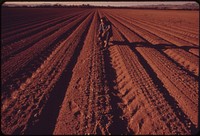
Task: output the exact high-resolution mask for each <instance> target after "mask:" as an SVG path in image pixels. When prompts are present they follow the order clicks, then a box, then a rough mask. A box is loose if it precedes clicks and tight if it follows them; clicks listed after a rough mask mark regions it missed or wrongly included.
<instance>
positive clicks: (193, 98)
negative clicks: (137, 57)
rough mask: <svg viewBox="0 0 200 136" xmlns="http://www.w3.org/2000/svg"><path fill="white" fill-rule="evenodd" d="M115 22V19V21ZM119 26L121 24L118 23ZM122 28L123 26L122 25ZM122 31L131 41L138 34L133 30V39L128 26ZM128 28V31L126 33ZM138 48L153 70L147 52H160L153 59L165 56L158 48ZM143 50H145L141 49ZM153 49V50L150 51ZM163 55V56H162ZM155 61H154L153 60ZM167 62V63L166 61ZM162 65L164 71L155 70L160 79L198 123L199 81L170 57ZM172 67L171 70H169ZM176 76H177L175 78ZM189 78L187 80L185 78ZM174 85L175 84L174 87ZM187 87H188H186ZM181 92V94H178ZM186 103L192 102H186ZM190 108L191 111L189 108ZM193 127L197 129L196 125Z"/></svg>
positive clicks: (132, 41) (190, 116)
mask: <svg viewBox="0 0 200 136" xmlns="http://www.w3.org/2000/svg"><path fill="white" fill-rule="evenodd" d="M113 22H114V21H113ZM117 26H118V27H119V24H118V25H117ZM121 28H122V27H121ZM120 30H121V31H122V30H123V31H122V33H123V34H124V35H125V36H126V37H127V39H128V40H129V42H131V43H134V42H135V41H134V40H136V39H138V38H136V37H137V35H135V34H134V33H133V32H132V36H133V35H134V37H135V39H134V40H133V39H132V38H131V37H130V36H129V35H127V34H126V33H127V31H130V30H128V29H127V28H125V27H123V29H120ZM125 30H126V33H125ZM136 50H137V51H139V53H140V54H142V56H143V57H144V58H145V59H146V60H147V62H148V63H149V64H150V66H151V67H152V69H153V70H155V67H154V65H152V63H150V62H149V58H146V57H145V56H146V55H145V54H147V52H148V53H150V54H151V53H153V52H154V53H157V54H159V57H158V56H157V55H155V54H154V55H152V56H151V59H152V60H160V59H161V58H164V56H162V55H161V54H160V53H159V52H158V51H157V50H155V49H153V48H149V47H148V48H145V47H136ZM141 50H143V51H141ZM148 50H151V51H148ZM161 56H162V57H161ZM155 58H156V59H155ZM152 62H153V61H152ZM164 62H165V63H164ZM154 63H158V62H157V61H154ZM167 63H168V64H170V65H166V64H167ZM161 66H162V68H163V69H164V67H165V70H163V71H162V72H161V71H159V73H158V71H157V70H155V72H156V74H157V75H158V77H159V78H160V80H161V81H162V82H163V84H164V85H165V86H166V87H167V90H168V91H169V93H170V95H172V96H173V97H174V98H175V99H176V100H177V101H178V103H179V104H180V107H181V108H182V109H183V111H184V112H185V114H186V115H188V117H189V118H190V119H191V121H192V122H193V123H194V124H197V122H196V121H197V116H194V114H195V115H197V95H196V94H197V93H198V92H197V90H198V83H197V81H195V80H194V79H193V78H192V77H190V76H188V75H187V74H186V73H185V72H184V71H182V70H180V69H179V68H178V67H176V66H175V65H174V64H173V63H171V62H170V61H169V60H168V59H165V60H164V61H163V64H160V65H157V66H156V67H157V68H160V67H161ZM169 68H170V70H169ZM175 71H176V72H177V73H178V74H177V73H176V72H175ZM163 72H166V74H165V76H164V75H161V73H163ZM175 76H176V78H174V77H175ZM166 79H168V81H166ZM182 79H184V80H187V82H185V81H184V80H182ZM170 80H172V82H173V83H176V85H175V84H171V83H172V82H169V81H170ZM172 86H174V87H173V88H172ZM183 87H184V88H185V91H183ZM175 88H177V89H178V90H177V91H173V89H175ZM186 88H187V89H186ZM177 94H179V96H178V95H177ZM186 103H191V104H189V105H188V104H186ZM188 109H190V111H191V112H190V111H189V110H188ZM192 129H195V128H194V127H193V128H192Z"/></svg>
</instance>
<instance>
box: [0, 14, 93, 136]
mask: <svg viewBox="0 0 200 136" xmlns="http://www.w3.org/2000/svg"><path fill="white" fill-rule="evenodd" d="M91 17H92V13H91V14H90V15H89V16H88V17H87V18H86V19H85V20H84V21H83V22H82V23H81V24H80V25H79V26H78V28H77V29H76V30H75V31H74V32H73V33H72V34H71V35H70V36H69V37H68V38H67V39H66V40H65V41H63V42H62V43H61V44H60V45H59V46H58V47H57V48H56V49H55V50H54V51H53V52H52V54H51V55H50V56H49V57H48V58H47V59H46V60H45V61H44V63H43V64H42V65H41V66H40V68H38V69H37V70H36V71H35V72H34V73H33V74H32V77H30V78H28V79H27V80H26V82H25V83H23V84H21V86H20V89H18V90H16V91H14V92H13V93H12V97H11V98H10V99H7V101H5V102H4V103H3V106H2V112H1V114H2V117H3V118H2V120H1V122H2V130H4V132H3V133H5V134H24V132H25V131H26V129H27V128H30V127H33V126H34V125H35V124H36V123H37V122H38V119H39V117H40V115H41V113H42V111H43V109H44V106H45V105H46V104H45V103H46V102H47V100H48V99H49V95H50V93H52V89H53V87H54V86H55V84H56V82H57V80H58V79H59V77H60V76H61V74H62V73H63V71H64V70H66V69H65V68H66V66H67V65H69V62H70V60H71V58H72V56H73V54H74V51H75V50H76V49H77V46H78V44H79V41H80V40H81V37H82V36H83V34H84V32H85V28H87V27H89V25H90V21H91ZM80 32H81V33H80ZM54 91H58V90H54ZM16 98H17V99H16ZM11 107H12V108H11ZM7 108H11V110H8V109H7ZM57 108H58V107H57ZM46 114H49V113H46ZM10 117H12V119H11V118H10ZM5 120H6V121H5ZM16 121H17V122H16ZM51 125H52V124H51ZM27 133H28V132H27ZM36 133H37V132H36Z"/></svg>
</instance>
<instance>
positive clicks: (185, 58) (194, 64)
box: [121, 19, 199, 76]
mask: <svg viewBox="0 0 200 136" xmlns="http://www.w3.org/2000/svg"><path fill="white" fill-rule="evenodd" d="M121 20H124V19H121ZM125 22H126V23H125ZM123 24H126V26H128V27H129V28H130V29H131V30H133V31H134V32H136V33H137V34H139V35H140V36H141V37H142V38H144V39H145V40H147V41H148V42H150V43H151V44H153V45H154V47H155V48H158V49H161V50H164V52H165V53H166V54H167V55H168V56H170V57H171V58H172V59H174V57H172V55H171V54H169V53H168V52H171V53H172V54H175V55H176V59H174V60H175V61H177V62H178V63H179V64H180V65H181V66H183V67H185V68H186V69H187V70H189V71H190V72H191V73H194V74H195V75H196V76H198V74H199V58H198V57H197V56H195V55H192V54H191V53H188V51H189V49H190V48H193V47H188V48H189V49H187V47H186V46H184V47H180V48H179V47H176V46H175V45H172V44H171V43H169V42H167V41H165V40H163V39H161V38H160V37H158V36H156V35H154V34H153V33H151V32H148V31H146V30H145V29H143V28H140V27H135V26H134V25H133V23H132V22H129V21H126V20H124V22H123ZM194 48H197V47H194ZM166 50H167V51H166ZM186 50H187V51H186Z"/></svg>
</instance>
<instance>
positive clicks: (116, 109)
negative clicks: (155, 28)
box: [98, 11, 134, 135]
mask: <svg viewBox="0 0 200 136" xmlns="http://www.w3.org/2000/svg"><path fill="white" fill-rule="evenodd" d="M98 12H99V15H100V18H101V17H103V16H104V14H102V12H100V11H98ZM99 20H100V19H99ZM112 39H113V38H112V37H111V40H112ZM104 60H105V71H106V72H105V75H106V79H107V81H108V85H109V96H110V99H111V100H110V105H111V109H112V110H111V112H110V113H111V115H112V123H111V124H110V127H109V132H110V134H114V135H119V134H129V135H130V134H134V132H133V131H132V130H131V129H130V128H129V127H128V121H127V120H126V118H125V117H124V115H123V106H124V105H123V102H122V101H123V100H122V98H121V97H119V96H118V94H119V91H118V90H119V89H118V88H117V83H116V79H117V75H116V69H115V68H114V67H113V66H112V63H111V62H112V58H111V56H110V51H107V50H105V51H104Z"/></svg>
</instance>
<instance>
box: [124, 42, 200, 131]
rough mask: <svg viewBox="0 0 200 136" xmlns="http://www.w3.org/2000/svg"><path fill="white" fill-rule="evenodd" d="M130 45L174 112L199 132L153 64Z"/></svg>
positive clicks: (190, 128)
mask: <svg viewBox="0 0 200 136" xmlns="http://www.w3.org/2000/svg"><path fill="white" fill-rule="evenodd" d="M126 41H128V40H127V39H126ZM147 44H148V43H147ZM129 47H130V48H131V49H132V51H133V52H134V53H135V54H136V55H137V57H138V59H139V61H140V63H141V64H142V66H143V67H144V69H145V70H146V71H147V73H148V74H149V75H150V77H151V78H152V80H153V83H154V84H155V85H157V86H158V89H159V90H160V93H162V94H163V96H164V98H165V99H166V101H167V102H168V103H169V105H170V106H171V107H172V109H173V111H174V113H175V114H176V116H177V117H178V118H179V120H180V121H181V122H182V123H183V124H184V125H185V127H187V128H188V130H190V131H191V133H192V134H195V133H197V128H196V127H195V125H194V124H193V123H192V121H191V120H190V119H189V117H188V116H187V115H186V114H185V113H184V112H183V111H182V109H181V108H180V107H179V106H178V105H179V104H178V102H177V101H176V100H175V99H174V98H173V97H172V96H171V95H170V94H169V92H168V90H167V89H166V88H165V87H164V84H163V83H162V81H161V80H160V79H159V78H158V77H157V74H156V73H155V72H154V70H153V69H152V68H151V66H150V65H149V64H148V62H147V61H146V60H145V59H144V58H143V56H142V55H141V54H140V53H139V52H138V51H137V50H136V49H135V48H134V46H133V45H132V46H129ZM159 112H160V111H159ZM188 124H191V126H190V127H188ZM167 125H168V127H169V128H170V124H168V123H167Z"/></svg>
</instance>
